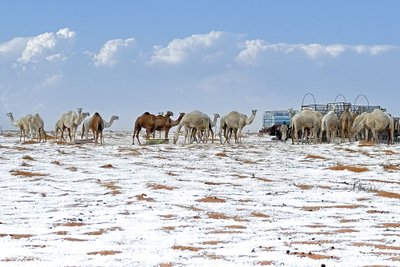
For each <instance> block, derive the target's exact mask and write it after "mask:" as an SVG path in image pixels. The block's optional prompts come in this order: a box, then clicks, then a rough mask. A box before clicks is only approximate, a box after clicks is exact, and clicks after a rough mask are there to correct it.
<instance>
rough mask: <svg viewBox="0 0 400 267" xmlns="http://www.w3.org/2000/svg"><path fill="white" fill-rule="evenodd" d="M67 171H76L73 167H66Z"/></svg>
mask: <svg viewBox="0 0 400 267" xmlns="http://www.w3.org/2000/svg"><path fill="white" fill-rule="evenodd" d="M67 170H70V171H71V172H76V171H77V170H78V169H77V168H76V167H74V166H71V167H68V168H67Z"/></svg>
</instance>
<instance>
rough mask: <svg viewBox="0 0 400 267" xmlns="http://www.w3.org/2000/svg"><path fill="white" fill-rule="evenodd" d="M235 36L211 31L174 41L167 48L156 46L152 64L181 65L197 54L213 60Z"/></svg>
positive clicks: (151, 60)
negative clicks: (230, 38)
mask: <svg viewBox="0 0 400 267" xmlns="http://www.w3.org/2000/svg"><path fill="white" fill-rule="evenodd" d="M233 36H235V35H232V34H228V33H226V32H221V31H211V32H209V33H206V34H194V35H191V36H189V37H186V38H183V39H174V40H173V41H171V42H170V43H169V44H168V45H167V46H166V47H162V46H155V47H154V50H155V51H154V53H153V56H152V57H151V59H150V63H167V64H180V63H182V62H184V61H185V60H186V59H187V58H188V57H189V56H191V55H193V54H196V53H202V54H203V56H204V58H209V59H210V58H212V57H210V55H213V54H215V55H218V54H219V52H220V51H223V50H224V47H223V45H224V44H225V43H226V41H227V39H228V38H229V37H233ZM221 45H222V46H221ZM225 48H226V47H225Z"/></svg>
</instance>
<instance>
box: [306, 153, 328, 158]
mask: <svg viewBox="0 0 400 267" xmlns="http://www.w3.org/2000/svg"><path fill="white" fill-rule="evenodd" d="M306 159H326V158H325V157H322V156H319V155H311V154H310V155H307V156H306Z"/></svg>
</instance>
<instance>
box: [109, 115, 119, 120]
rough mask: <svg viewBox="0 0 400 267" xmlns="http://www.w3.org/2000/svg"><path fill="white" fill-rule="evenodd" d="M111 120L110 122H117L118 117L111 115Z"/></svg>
mask: <svg viewBox="0 0 400 267" xmlns="http://www.w3.org/2000/svg"><path fill="white" fill-rule="evenodd" d="M111 120H112V121H115V120H119V117H118V116H115V115H112V116H111Z"/></svg>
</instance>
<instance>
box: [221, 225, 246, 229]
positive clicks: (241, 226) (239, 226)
mask: <svg viewBox="0 0 400 267" xmlns="http://www.w3.org/2000/svg"><path fill="white" fill-rule="evenodd" d="M225 228H227V229H246V228H247V227H246V226H243V225H227V226H225Z"/></svg>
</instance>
